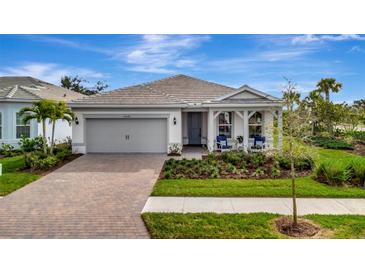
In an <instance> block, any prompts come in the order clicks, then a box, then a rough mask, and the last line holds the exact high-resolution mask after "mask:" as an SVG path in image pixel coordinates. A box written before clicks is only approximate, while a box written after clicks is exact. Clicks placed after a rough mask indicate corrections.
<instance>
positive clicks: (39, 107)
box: [19, 99, 53, 153]
mask: <svg viewBox="0 0 365 274" xmlns="http://www.w3.org/2000/svg"><path fill="white" fill-rule="evenodd" d="M52 105H53V102H52V101H50V100H45V99H44V100H41V101H38V102H34V103H33V105H32V106H31V107H24V108H22V109H21V110H20V111H19V115H20V116H24V118H23V122H24V123H27V122H28V121H30V120H33V119H34V120H36V121H37V122H38V123H42V129H43V136H42V137H43V152H44V153H47V139H46V120H47V119H48V118H49V117H50V114H51V112H52V110H53V107H52Z"/></svg>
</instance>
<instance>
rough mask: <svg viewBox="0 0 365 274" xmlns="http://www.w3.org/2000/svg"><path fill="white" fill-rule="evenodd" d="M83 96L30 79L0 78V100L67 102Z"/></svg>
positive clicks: (16, 77)
mask: <svg viewBox="0 0 365 274" xmlns="http://www.w3.org/2000/svg"><path fill="white" fill-rule="evenodd" d="M83 97H85V95H83V94H80V93H77V92H74V91H72V90H68V89H65V88H61V87H58V86H56V85H52V84H50V83H47V82H44V81H41V80H38V79H36V78H32V77H23V76H4V77H0V100H2V99H7V100H20V101H21V100H41V99H50V100H56V101H65V102H69V101H71V100H77V99H80V98H83Z"/></svg>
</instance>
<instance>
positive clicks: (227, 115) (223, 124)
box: [218, 112, 232, 138]
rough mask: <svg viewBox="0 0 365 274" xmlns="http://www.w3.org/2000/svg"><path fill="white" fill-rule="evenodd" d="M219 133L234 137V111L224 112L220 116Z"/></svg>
mask: <svg viewBox="0 0 365 274" xmlns="http://www.w3.org/2000/svg"><path fill="white" fill-rule="evenodd" d="M218 131H219V135H225V136H226V137H227V138H231V137H232V112H222V113H220V114H219V116H218Z"/></svg>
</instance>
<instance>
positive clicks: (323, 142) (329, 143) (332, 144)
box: [309, 136, 354, 150]
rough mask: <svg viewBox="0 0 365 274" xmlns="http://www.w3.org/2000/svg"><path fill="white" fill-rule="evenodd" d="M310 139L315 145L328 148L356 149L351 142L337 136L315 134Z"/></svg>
mask: <svg viewBox="0 0 365 274" xmlns="http://www.w3.org/2000/svg"><path fill="white" fill-rule="evenodd" d="M309 141H310V142H311V143H312V144H313V145H315V146H319V147H323V148H328V149H345V150H353V149H354V147H353V146H352V145H351V144H349V143H347V142H345V141H343V140H339V139H335V138H329V137H319V136H313V137H310V138H309Z"/></svg>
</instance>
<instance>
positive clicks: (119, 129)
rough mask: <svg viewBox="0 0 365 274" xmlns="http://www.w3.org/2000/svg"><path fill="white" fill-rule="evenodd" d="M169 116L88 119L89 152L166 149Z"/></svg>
mask: <svg viewBox="0 0 365 274" xmlns="http://www.w3.org/2000/svg"><path fill="white" fill-rule="evenodd" d="M166 128H167V121H166V119H86V136H85V137H86V138H85V139H86V149H87V152H88V153H123V152H126V153H133V152H136V153H139V152H149V153H166V151H167V129H166Z"/></svg>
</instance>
